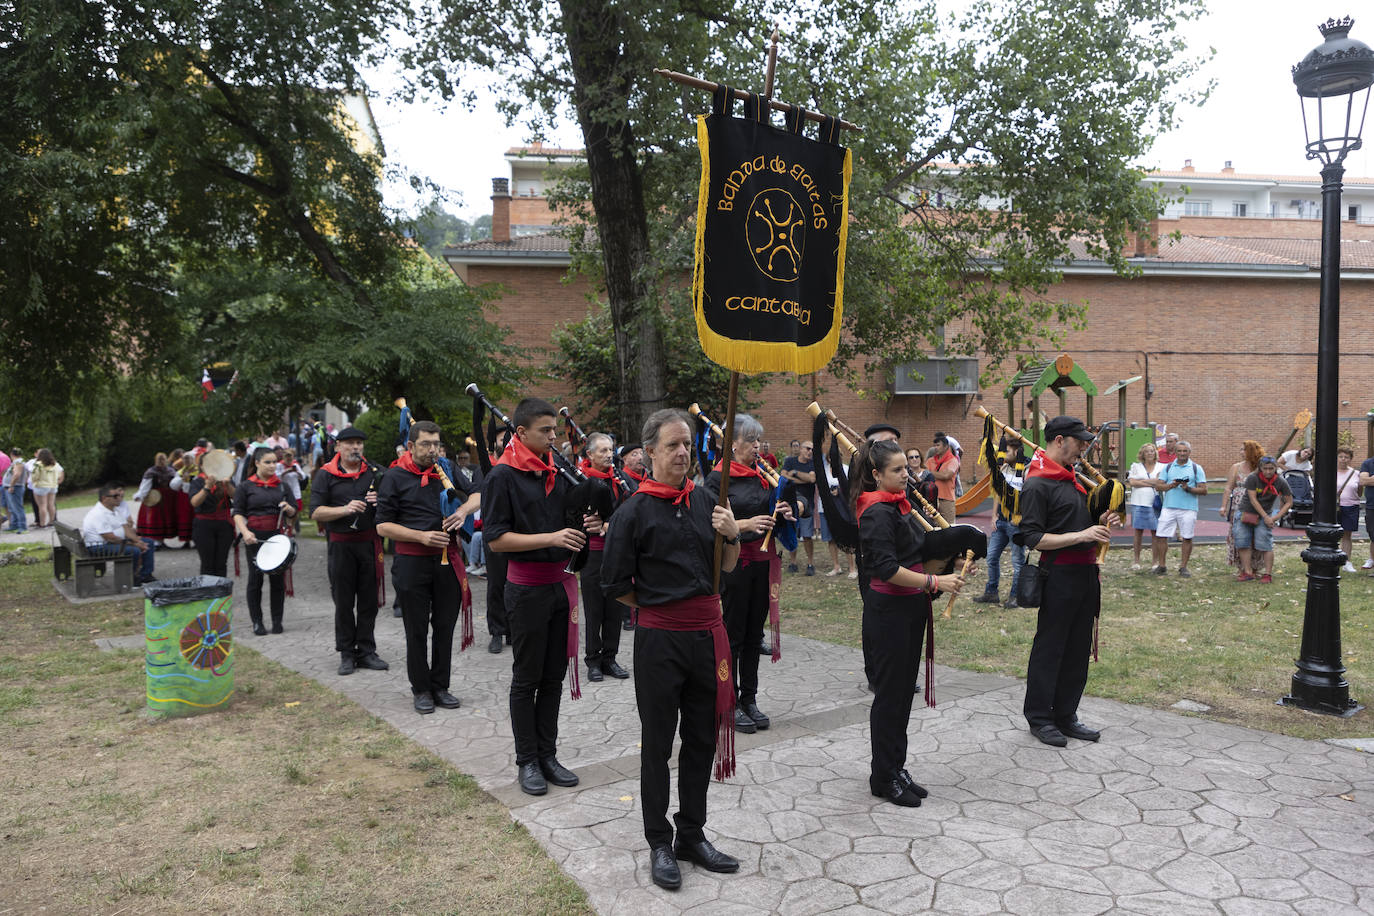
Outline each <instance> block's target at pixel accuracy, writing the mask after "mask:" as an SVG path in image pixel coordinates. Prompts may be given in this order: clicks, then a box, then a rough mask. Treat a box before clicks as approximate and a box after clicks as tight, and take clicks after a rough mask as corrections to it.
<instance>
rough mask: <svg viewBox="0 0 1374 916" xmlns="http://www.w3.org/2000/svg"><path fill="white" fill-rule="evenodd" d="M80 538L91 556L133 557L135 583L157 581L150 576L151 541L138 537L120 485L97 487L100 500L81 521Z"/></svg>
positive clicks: (151, 571) (151, 565)
mask: <svg viewBox="0 0 1374 916" xmlns="http://www.w3.org/2000/svg"><path fill="white" fill-rule="evenodd" d="M81 539H82V540H83V541H85V543H86V549H87V550H89V551H90V552H91V555H92V556H97V557H121V556H128V557H132V558H133V560H134V562H135V564H136V565H137V570H138V571H137V572H135V573H134V585H143V584H144V583H145V582H155V581H157V580H156V578H155V577H154V576H153V542H152V541H150V540H148V539H147V538H143V537H139V536H138V528H137V527H136V526H135V525H134V521H133V519H132V518H131V517H130V516H129V507H128V506H126V505H124V488H123V487H122V486H120V485H119V484H117V483H107V484H105V485H104V486H102V487H101V488H100V496H99V500H98V501H97V502H96V504H95V505H94V506H92V507H91V510H90V511H89V512H87V513H86V517H85V519H83V520H82V522H81Z"/></svg>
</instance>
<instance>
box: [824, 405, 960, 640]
mask: <svg viewBox="0 0 1374 916" xmlns="http://www.w3.org/2000/svg"><path fill="white" fill-rule="evenodd" d="M806 412H807V413H808V414H809V415H810V416H811V418H812V421H813V422H812V440H813V441H814V442H818V443H819V442H824V441H825V435H826V433H829V434H830V436H831V454H830V458H829V460H830V462H831V464H832V466H833V467H834V470H835V473H834V476H835V477H836V478H837V479H838V480H840V484H841V485H840V493H841V495H842V496H843V495H844V494H845V493H847V492H848V489H849V483H848V481H847V480H846V479H845V476H844V469H843V467H842V466H841V461H840V455H839V451H840V449H843V450H844V452H845V454H846V455H847V456H848V457H849V459H850V460H851V461H853V459H854V458H855V457H857V456H858V454H859V446H857V445H855V444H854V441H853V440H854V439H858V440H860V441H863V437H862V436H861V435H860V434H859V433H858V432H856V431H855V430H854V428H853V427H851V426H848V425H847V424H845V423H844V422H843V421H842V420H840V419H839V418H838V417H837V416H835V412H834V411H833V410H828V409H824V408H822V407H821V405H820V404H819V403H818V402H816V401H812V402H811V403H810V404H808V405H806ZM851 436H852V437H853V439H851V438H850V437H851ZM815 455H816V467H817V476H816V479H817V480H820V475H821V474H824V473H825V472H826V469H825V461H826V456H825V451H824V450H823V449H820V448H817V449H815ZM828 479H829V478H828V476H827V480H828ZM819 490H820V498H821V504H822V505H823V506H824V507H825V513H826V525H827V526H828V527H829V528H830V536H831V538H833V539H834V540H835V542H836V543H837V544H839V545H840V546H841V547H846V548H848V549H851V550H855V551H857V550H858V549H859V522H858V519H857V518H855V517H854V515H853V513H852V511H851V510H850V507H849V501H848V500H847V499H841V500H836V498H835V496H834V494H832V493H831V492H830V488H829V487H828V486H824V487H820V488H819ZM907 496H908V498H909V501H910V502H911V506H912V511H911V514H910V521H909V523H911V524H915V525H917V526H919V527H920V528H921V530H922V534H923V535H924V541H925V543H926V544H927V545H928V547H927V553H929V554H931V555H935V556H948V555H963V557H964V571H965V572H966V571H967V570H968V568H969V566H970V564H972V562H973V560H975V559H977V558H978V557H983V556H986V555H987V535H986V534H984V533H983V532H982V531H980V530H978V529H977V528H975V527H974V526H972V525H950V523H949V522H947V521H946V520H945V518H944V516H942V515H941V514H940V511H939V510H938V509H937V508H936V507H935V506H933V505H931V503H930V501H929V500H928V499H926V498H925V496H924V495H923V494H922V493H921V491H920V488H919V487H916V486H913V485H912V483H911V482H910V481H908V484H907ZM832 513H833V514H832ZM950 604H951V605H952V604H953V599H952V598H951V602H950ZM945 614H946V616H948V614H949V606H946V608H945Z"/></svg>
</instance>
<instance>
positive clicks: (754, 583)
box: [693, 405, 800, 734]
mask: <svg viewBox="0 0 1374 916" xmlns="http://www.w3.org/2000/svg"><path fill="white" fill-rule="evenodd" d="M694 406H695V405H694ZM693 412H694V413H697V414H698V418H699V419H704V418H701V417H700V415H699V411H693ZM708 425H709V424H708ZM734 432H735V441H734V443H733V447H732V452H733V460H732V461H731V462H730V477H731V481H730V487H729V491H728V498H729V503H730V510H731V512H733V513H734V516H735V518H736V519H738V520H739V530H740V556H739V564H738V565H737V566H736V567H735V569H734V570H733V571H732V572H730V573H728V574H726V575H725V576H724V577H723V578H722V581H721V602H722V605H723V607H724V614H725V629H726V630H727V631H728V632H729V634H730V654H731V656H732V658H733V661H734V665H733V670H734V671H735V676H736V680H735V687H736V690H737V694H738V702H737V706H736V709H735V728H736V729H737V730H739V731H741V732H744V733H745V734H752V733H753V732H754V731H756V730H761V729H766V728H768V726H769V724H770V720H769V718H768V716H767V715H766V714H765V713H764V712H763V711H762V710H760V709H759V707H758V702H757V699H758V689H759V655H760V650H761V646H760V643H761V642H762V641H763V624H764V621H765V620H769V619H770V618H771V619H772V620H773V621H774V629H775V630H776V618H777V616H778V611H777V587H778V583H779V581H780V580H781V578H782V563H781V560H780V559H779V557H778V553H777V548H776V546H775V545H773V544H771V543H769V544H767V546H765V541H766V540H768V539H769V538H768V535H769V532H771V531H773V530H774V528H776V527H777V526H778V519H777V518H776V517H775V515H776V514H777V513H780V514H781V516H782V519H783V520H784V521H788V522H792V521H795V520H796V518H797V517H798V516H799V515H800V509H799V507H798V506H797V505H795V504H793V503H789V502H782V501H779V500H778V498H777V492H776V491H775V489H774V488H773V487H772V486H770V485H769V483H768V481H767V480H766V479H765V478H764V477H763V475H762V474H761V473H760V472H759V469H758V467H757V465H756V462H757V459H758V449H759V442H760V441H761V440H762V438H763V427H762V426H761V425H760V424H759V421H758V420H755V419H754V418H753V417H752V416H750V415H749V414H747V413H742V414H737V415H736V416H735V430H734ZM723 465H724V458H723V457H722V459H721V461H719V462H717V463H716V465H715V469H714V470H712V471H711V473H710V474H708V475H707V477H706V489H707V491H708V492H710V493H711V495H712V499H719V496H720V486H721V469H722V466H723ZM775 637H776V634H775ZM777 642H778V640H777V639H776V638H775V639H774V641H773V645H772V649H773V653H774V657H775V658H776V657H777V656H778V645H777Z"/></svg>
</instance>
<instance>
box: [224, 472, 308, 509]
mask: <svg viewBox="0 0 1374 916" xmlns="http://www.w3.org/2000/svg"><path fill="white" fill-rule="evenodd" d="M283 501H286V502H291V503H292V504H293V505H294V501H293V500H291V498H290V494H288V493H287V492H286V484H284V483H282V482H281V478H280V477H278V478H277V485H276V486H275V487H264V486H263V485H262V484H259V483H255V482H254V481H252V480H249V479H248V478H247V477H245V478H244V479H243V483H241V484H239V486H238V489H237V490H235V491H234V514H235V515H242V516H243V517H244V518H258V517H264V516H269V515H270V516H273V517H276V516H277V515H278V514H279V513H280V512H281V503H282V502H283Z"/></svg>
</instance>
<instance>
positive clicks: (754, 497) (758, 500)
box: [705, 471, 796, 541]
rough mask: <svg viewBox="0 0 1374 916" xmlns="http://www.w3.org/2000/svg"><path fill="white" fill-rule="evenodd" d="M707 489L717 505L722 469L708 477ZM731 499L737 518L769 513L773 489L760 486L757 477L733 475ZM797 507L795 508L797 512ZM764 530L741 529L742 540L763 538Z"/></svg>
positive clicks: (731, 506)
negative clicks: (747, 530) (746, 530)
mask: <svg viewBox="0 0 1374 916" xmlns="http://www.w3.org/2000/svg"><path fill="white" fill-rule="evenodd" d="M705 489H706V491H707V492H708V493H709V494H710V495H711V504H712V505H715V504H716V502H718V501H719V500H720V471H712V472H711V473H710V474H708V475H707V477H706V487H705ZM726 496H727V497H728V499H729V501H730V511H731V512H733V513H735V518H737V519H741V520H742V519H746V518H753V517H754V516H756V515H767V514H768V503H769V501H770V500H771V499H772V498H773V491H772V489H771V488H770V487H765V486H760V485H759V478H757V477H752V476H751V477H733V476H732V477H731V478H730V491H729V492H728V493H727V494H726ZM795 512H796V508H795V507H794V508H793V513H794V514H795ZM763 535H764V533H763V532H758V531H756V532H754V533H752V534H746V533H745V532H743V531H741V532H740V535H739V539H740V541H758V540H762V539H763Z"/></svg>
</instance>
